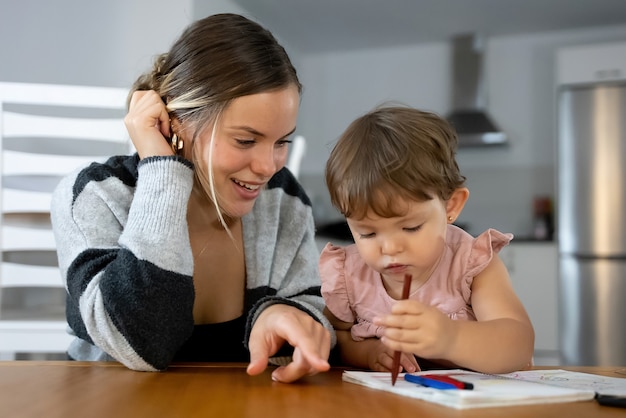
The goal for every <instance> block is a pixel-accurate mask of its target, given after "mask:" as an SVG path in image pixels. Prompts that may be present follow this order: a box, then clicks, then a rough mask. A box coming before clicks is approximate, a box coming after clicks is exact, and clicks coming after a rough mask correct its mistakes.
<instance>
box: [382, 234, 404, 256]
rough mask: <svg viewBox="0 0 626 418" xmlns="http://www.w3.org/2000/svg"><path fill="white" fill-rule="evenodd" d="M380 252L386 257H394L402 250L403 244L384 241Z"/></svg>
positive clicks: (392, 240) (393, 240)
mask: <svg viewBox="0 0 626 418" xmlns="http://www.w3.org/2000/svg"><path fill="white" fill-rule="evenodd" d="M380 250H381V252H382V253H383V254H385V255H394V254H397V253H399V252H400V251H401V250H402V244H401V243H400V242H399V241H398V240H395V239H389V238H387V239H383V241H382V243H381V246H380Z"/></svg>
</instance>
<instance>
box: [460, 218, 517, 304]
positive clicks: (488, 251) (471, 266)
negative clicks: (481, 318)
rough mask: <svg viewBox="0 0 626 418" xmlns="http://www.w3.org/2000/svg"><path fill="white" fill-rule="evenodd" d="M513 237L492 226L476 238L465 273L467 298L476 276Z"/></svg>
mask: <svg viewBox="0 0 626 418" xmlns="http://www.w3.org/2000/svg"><path fill="white" fill-rule="evenodd" d="M512 239H513V234H509V233H502V232H500V231H498V230H496V229H492V228H490V229H488V230H486V231H485V232H483V233H482V234H480V235H479V236H477V237H476V238H475V239H474V241H473V243H472V248H471V250H470V255H469V259H468V264H467V270H466V274H465V281H466V283H465V286H463V293H464V295H463V296H464V297H465V298H466V300H469V297H470V293H471V289H470V287H471V284H472V281H473V280H474V277H476V276H477V275H478V274H480V273H481V272H482V271H483V270H484V269H485V268H486V267H487V266H488V265H489V263H490V262H491V260H492V259H493V256H494V255H495V254H498V253H499V252H500V250H502V248H504V247H505V246H507V245H508V244H509V242H511V240H512ZM465 293H466V294H465Z"/></svg>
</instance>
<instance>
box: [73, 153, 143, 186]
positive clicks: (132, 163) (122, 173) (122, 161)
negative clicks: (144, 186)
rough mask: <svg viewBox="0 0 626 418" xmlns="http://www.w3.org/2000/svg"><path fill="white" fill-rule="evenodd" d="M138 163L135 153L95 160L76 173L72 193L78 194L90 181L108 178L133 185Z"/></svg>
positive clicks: (135, 181)
mask: <svg viewBox="0 0 626 418" xmlns="http://www.w3.org/2000/svg"><path fill="white" fill-rule="evenodd" d="M138 164H139V156H138V155H137V154H134V155H115V156H113V157H110V158H109V159H108V160H106V161H104V162H97V161H95V162H93V163H91V164H89V165H88V166H86V167H84V168H82V169H81V170H80V171H78V172H77V173H76V175H75V181H74V195H78V194H80V192H81V191H82V190H83V189H84V188H85V186H86V185H87V184H89V183H91V182H94V181H95V182H101V181H104V180H107V179H110V178H116V179H119V180H120V181H121V182H122V183H124V184H126V185H127V186H130V187H134V186H135V185H136V183H137V166H138Z"/></svg>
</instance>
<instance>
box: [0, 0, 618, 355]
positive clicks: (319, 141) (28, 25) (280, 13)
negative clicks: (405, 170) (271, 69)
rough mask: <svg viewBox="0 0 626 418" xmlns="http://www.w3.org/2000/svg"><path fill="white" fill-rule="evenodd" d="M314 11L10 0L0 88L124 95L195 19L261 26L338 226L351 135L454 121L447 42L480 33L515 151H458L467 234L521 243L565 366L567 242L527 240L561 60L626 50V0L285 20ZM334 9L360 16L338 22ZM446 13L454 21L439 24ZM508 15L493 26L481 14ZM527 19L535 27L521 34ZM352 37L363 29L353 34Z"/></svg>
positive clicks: (266, 4) (528, 289)
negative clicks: (339, 159) (561, 261)
mask: <svg viewBox="0 0 626 418" xmlns="http://www.w3.org/2000/svg"><path fill="white" fill-rule="evenodd" d="M307 1H308V0H303V1H302V2H300V1H295V0H291V1H290V2H288V5H287V2H283V3H281V2H279V1H276V0H275V1H270V0H267V1H259V0H256V1H246V0H211V1H209V0H204V1H202V0H176V1H173V0H132V1H128V0H107V1H106V2H87V1H84V0H55V1H54V2H50V1H47V0H23V1H20V2H17V1H13V0H0V39H2V40H3V42H0V56H2V63H3V64H2V65H1V66H0V81H20V82H39V83H56V84H80V85H96V86H114V87H128V86H130V85H131V84H132V82H133V81H134V80H135V78H136V77H137V76H138V75H139V74H140V73H141V72H143V71H145V70H146V69H147V68H148V67H149V66H150V65H151V62H152V59H153V57H154V56H155V55H156V54H157V53H160V52H163V51H165V50H167V49H168V48H169V46H170V44H171V42H172V41H173V40H174V39H175V38H176V36H177V35H178V34H179V33H180V31H181V30H182V29H183V28H184V27H185V26H186V25H187V24H189V23H190V22H191V21H193V20H195V19H198V18H201V17H204V16H206V15H209V14H213V13H218V12H236V13H242V14H245V15H248V16H250V17H252V18H255V19H256V20H259V21H260V22H261V23H264V24H266V25H267V26H268V27H269V29H271V30H272V31H273V32H274V34H275V35H276V36H277V37H278V38H279V39H280V40H281V42H282V43H283V44H284V45H285V46H286V48H287V50H288V52H289V53H290V55H291V56H292V59H293V61H294V64H295V65H296V67H297V69H298V71H299V73H300V76H301V80H302V82H303V84H304V86H305V90H304V95H303V99H302V107H301V113H300V117H299V120H298V129H297V134H300V135H303V136H304V137H305V138H306V139H307V148H306V155H305V158H304V159H303V161H302V165H301V169H300V178H301V180H302V183H303V184H304V186H305V187H306V189H307V191H308V192H309V194H310V196H311V198H312V200H313V202H314V208H315V215H316V221H317V222H318V225H319V227H320V229H322V228H323V227H324V226H325V225H327V224H329V223H332V222H335V221H340V220H341V218H340V216H339V215H338V214H337V213H336V212H335V211H334V210H333V209H332V208H331V207H330V205H329V203H328V197H327V193H326V190H325V185H324V183H323V174H322V173H323V166H324V163H325V161H326V158H327V156H328V153H329V152H330V148H331V147H332V145H333V143H334V141H335V140H336V138H337V137H338V136H339V135H340V133H341V132H342V131H343V129H345V128H346V126H347V125H348V124H349V123H350V122H351V121H352V120H353V119H354V118H355V117H357V116H359V115H361V114H362V113H364V112H366V111H368V110H370V109H371V108H372V107H374V106H375V105H377V104H381V103H383V102H385V101H397V102H401V103H405V104H408V105H411V106H415V107H418V108H422V109H426V110H431V111H434V112H437V113H440V114H442V115H446V114H448V113H449V112H450V111H451V110H452V109H451V95H452V82H451V80H452V73H451V72H452V60H451V48H452V45H451V42H450V41H451V37H452V35H456V34H459V33H467V32H472V33H477V34H478V35H480V36H481V39H482V40H483V44H482V46H483V48H482V49H483V51H484V57H483V59H484V61H483V64H484V68H483V73H484V76H485V77H484V82H485V83H484V86H483V87H484V88H485V98H486V103H485V104H486V106H487V109H488V113H489V115H490V116H491V117H492V118H493V120H494V121H495V122H496V123H497V124H498V125H499V127H500V128H501V129H502V130H503V131H504V132H505V133H506V134H507V136H508V144H507V145H504V146H491V147H472V148H461V149H459V152H458V161H459V164H460V167H461V170H462V172H463V173H464V174H465V176H466V177H467V178H468V181H467V184H468V186H469V188H470V192H471V195H470V199H469V201H468V204H467V206H466V208H465V210H464V212H463V214H462V216H461V217H460V218H459V221H458V222H459V223H461V224H463V226H464V227H465V228H467V229H468V231H469V232H471V233H474V234H476V233H479V232H481V231H482V230H484V229H485V228H488V227H494V228H498V229H500V230H502V231H506V232H513V233H514V234H515V235H516V236H517V237H518V242H517V243H516V244H514V245H511V246H510V248H508V249H507V250H505V251H504V252H503V254H502V256H503V258H504V260H505V262H506V263H507V265H508V266H509V269H510V270H511V275H512V278H513V281H514V286H515V287H516V290H517V291H518V293H519V294H520V296H521V297H522V300H523V302H524V303H525V305H526V306H527V309H528V310H529V312H530V314H531V319H532V320H533V323H534V324H535V327H536V331H537V344H536V348H537V351H536V354H537V357H536V359H538V360H539V361H538V363H539V364H540V363H541V362H545V363H552V364H554V363H556V362H558V352H557V350H558V312H557V304H558V300H557V299H558V298H557V275H558V273H557V270H558V268H557V265H558V260H557V258H558V251H557V243H556V242H554V241H540V242H537V241H534V240H532V239H531V238H533V237H534V235H535V223H534V219H533V214H534V202H535V201H536V199H537V198H543V197H547V198H549V199H550V200H552V201H554V200H555V196H556V193H555V188H556V161H557V155H556V142H557V141H556V138H557V132H556V130H557V106H556V86H557V76H556V55H557V51H558V50H559V49H561V48H563V47H567V46H572V45H585V44H595V43H604V42H612V41H623V42H626V5H625V4H624V2H623V0H613V1H612V0H590V1H577V2H574V1H568V0H550V1H548V0H545V1H539V2H536V1H519V2H517V3H518V4H519V5H520V9H516V8H515V7H513V6H512V4H511V2H508V3H507V5H506V6H504V5H500V4H499V3H505V2H501V1H495V2H494V1H488V0H472V1H468V0H458V1H456V0H455V1H452V0H448V1H441V0H436V1H432V0H421V1H415V2H413V3H414V4H416V5H419V6H420V7H418V9H417V10H418V12H417V13H416V14H415V18H414V19H415V21H414V23H413V25H414V28H413V27H411V28H404V27H401V25H399V22H400V17H402V18H404V19H406V12H404V11H403V10H402V9H399V7H401V6H402V3H406V2H400V1H390V2H384V5H385V7H387V9H386V12H385V13H381V14H379V15H378V16H371V17H370V18H367V19H366V18H363V17H359V16H358V15H357V14H356V11H357V10H359V11H361V9H363V10H367V8H368V7H381V6H380V5H378V6H375V5H376V4H379V3H380V4H382V3H383V2H376V1H374V2H365V1H360V2H353V1H348V0H345V1H343V2H342V1H337V0H334V1H330V2H308V3H309V6H308V8H306V11H301V12H298V11H297V9H296V11H295V15H288V13H289V12H290V11H293V8H294V7H297V6H298V4H300V6H302V7H305V6H306V4H307ZM324 3H327V5H328V6H329V7H334V5H336V4H342V5H343V6H347V5H350V4H352V9H349V8H348V9H346V10H347V11H348V12H349V13H348V14H347V15H339V14H338V13H337V14H335V13H334V11H333V10H326V9H325V8H324V7H323V4H324ZM310 4H314V5H315V10H311V9H310ZM468 4H471V6H468ZM441 5H445V6H444V10H445V14H444V15H438V14H436V13H438V10H439V9H441ZM588 5H591V7H592V8H591V9H589V10H587V11H583V12H581V11H580V10H578V9H577V8H578V7H585V6H588ZM437 6H439V7H437ZM538 6H539V7H538ZM337 7H340V6H337ZM468 7H469V8H468ZM501 7H502V8H503V9H502V13H503V15H502V16H501V17H499V18H497V19H496V20H495V21H494V20H491V21H490V20H489V18H490V16H489V15H487V14H486V13H485V16H480V14H481V13H483V12H487V11H494V10H495V11H498V9H499V8H501ZM533 7H534V8H535V9H533ZM537 7H538V8H537ZM567 12H579V13H580V15H579V16H578V17H576V16H574V17H572V16H569V17H568V14H567ZM525 14H526V15H528V16H526V21H530V23H531V24H530V25H528V26H522V25H520V24H518V23H517V22H516V17H517V16H519V17H523V16H524V15H525ZM581 16H582V17H581ZM496 17H497V16H496ZM583 17H584V18H583ZM492 18H493V17H492ZM585 19H587V20H585ZM410 21H411V19H410V18H409V22H410ZM333 22H334V23H338V26H339V27H340V28H343V29H342V30H343V32H344V34H343V35H341V37H340V38H335V40H332V38H331V40H328V39H327V38H325V37H324V36H322V35H324V34H325V35H330V36H332V35H333V34H334V33H335V32H333V30H332V28H333V27H336V26H337V25H335V26H332V25H331V24H332V23H333ZM389 23H391V24H392V26H396V27H397V28H398V29H401V30H399V31H398V32H402V33H404V35H403V38H402V39H393V38H389V37H388V35H389V34H390V33H392V32H394V31H391V30H390V29H388V28H386V27H385V26H387V25H386V24H389ZM311 25H313V28H311ZM351 25H356V28H361V29H363V28H366V30H365V31H364V32H363V33H360V32H355V33H358V35H357V36H351V31H350V29H351V27H352V26H351ZM409 29H411V30H409ZM413 29H414V33H413V32H412V30H413ZM394 33H395V32H394ZM412 33H413V34H414V36H415V38H414V39H412V38H410V36H411V34H412ZM296 35H297V36H296ZM367 35H373V36H372V37H368V36H367ZM318 37H319V39H317V38H318ZM316 39H317V41H315V40H316ZM554 204H558V202H556V201H555V202H554ZM320 240H321V241H326V237H321V238H320Z"/></svg>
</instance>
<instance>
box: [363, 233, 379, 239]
mask: <svg viewBox="0 0 626 418" xmlns="http://www.w3.org/2000/svg"><path fill="white" fill-rule="evenodd" d="M374 236H376V234H375V233H373V232H371V233H369V234H359V238H361V239H367V238H374Z"/></svg>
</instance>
